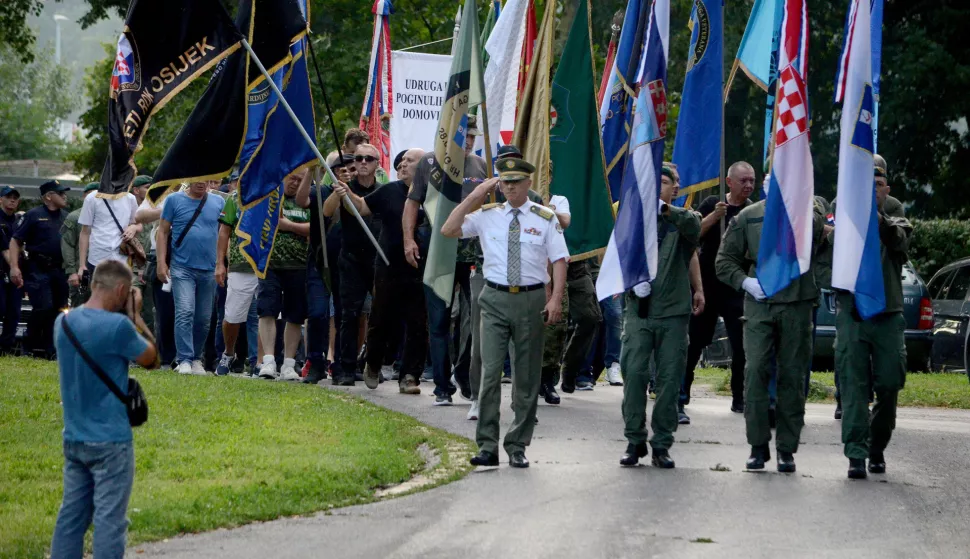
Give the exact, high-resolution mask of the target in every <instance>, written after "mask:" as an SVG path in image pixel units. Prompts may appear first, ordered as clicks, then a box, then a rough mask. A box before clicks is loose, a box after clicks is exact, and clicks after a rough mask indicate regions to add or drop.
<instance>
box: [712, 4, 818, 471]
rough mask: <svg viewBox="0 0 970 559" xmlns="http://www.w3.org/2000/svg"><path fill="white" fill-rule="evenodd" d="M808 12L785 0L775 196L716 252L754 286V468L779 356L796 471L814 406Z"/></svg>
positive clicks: (787, 460)
mask: <svg viewBox="0 0 970 559" xmlns="http://www.w3.org/2000/svg"><path fill="white" fill-rule="evenodd" d="M808 32H809V29H808V13H807V9H806V5H805V0H785V11H784V18H783V22H782V45H783V48H782V51H781V53H780V54H779V56H780V60H781V71H780V72H779V79H778V99H779V102H778V105H777V107H776V115H777V116H776V124H775V128H776V129H775V136H774V138H775V139H774V141H775V143H776V146H777V147H776V148H775V152H774V165H773V168H772V173H771V175H770V177H769V180H767V181H766V185H765V189H766V191H767V192H768V194H767V200H766V201H761V202H758V203H757V204H752V205H750V206H748V207H747V208H745V209H743V210H741V212H740V213H739V214H738V215H737V216H736V217H735V218H734V219H732V220H731V223H730V225H729V226H728V227H727V231H726V232H725V234H724V238H723V240H722V242H721V248H720V249H719V251H718V255H717V258H716V260H715V270H716V272H717V277H718V279H720V280H721V281H722V282H723V283H725V284H727V285H728V286H730V287H731V288H733V289H735V290H737V291H738V292H740V291H742V290H743V291H745V292H746V293H747V296H746V297H745V301H744V316H745V317H746V319H747V320H746V322H745V324H744V352H745V358H746V363H745V371H744V401H745V407H744V418H745V424H746V431H747V439H748V443H749V444H750V445H751V455H750V457H749V458H748V461H747V464H746V466H747V468H748V469H749V470H761V469H763V468H764V467H765V462H766V461H767V460H769V459H770V452H769V450H768V443H769V442H770V441H771V428H770V423H769V394H768V384H769V377H770V367H771V362H772V359H775V360H776V362H777V369H778V403H777V418H778V422H777V442H776V449H777V452H778V471H779V472H785V473H791V472H794V471H795V458H794V453H795V452H797V450H798V444H799V437H800V435H801V430H802V427H803V426H804V416H805V391H804V384H805V374H806V367H805V364H806V363H807V362H808V361H809V359H811V341H812V306H813V303H814V301H815V300H817V299H818V288H817V287H816V284H815V278H814V274H812V273H810V270H811V267H812V265H813V264H814V260H815V255H816V253H817V251H818V250H819V247H820V245H821V243H822V242H823V239H824V234H823V233H824V225H825V218H824V217H823V215H822V213H821V211H818V210H816V209H815V205H814V203H813V197H814V184H813V178H812V177H813V175H812V173H813V171H812V159H811V153H810V151H809V143H808V111H807V107H808V95H807V87H806V85H805V83H806V82H805V78H806V75H807V67H808V60H807V56H808Z"/></svg>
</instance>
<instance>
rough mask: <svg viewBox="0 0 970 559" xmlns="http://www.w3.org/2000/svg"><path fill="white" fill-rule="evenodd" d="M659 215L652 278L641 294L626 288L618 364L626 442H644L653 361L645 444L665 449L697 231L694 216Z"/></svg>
mask: <svg viewBox="0 0 970 559" xmlns="http://www.w3.org/2000/svg"><path fill="white" fill-rule="evenodd" d="M667 209H668V210H669V213H668V212H665V213H664V214H662V215H661V216H659V218H660V219H659V229H660V231H661V232H660V235H662V237H660V236H658V239H659V238H662V241H661V242H660V246H659V247H658V253H657V255H658V258H659V263H658V266H657V278H656V279H655V280H654V281H653V282H652V287H651V291H650V295H649V296H648V297H647V298H645V299H640V298H639V297H637V296H636V295H635V294H634V293H633V291H632V290H631V291H629V292H627V294H626V309H625V310H624V311H623V334H622V336H621V338H620V339H621V341H622V342H623V347H622V349H621V350H620V369H621V370H622V371H623V408H622V409H623V421H624V423H625V428H624V433H623V434H624V435H625V436H626V438H627V440H628V441H629V442H630V444H631V445H642V444H644V443H646V442H647V387H648V385H649V383H650V370H649V363H650V358H651V357H653V358H654V359H655V360H656V363H657V401H656V403H655V405H654V408H653V417H652V419H651V421H650V427H651V428H653V437H652V438H651V439H650V446H651V447H653V448H654V449H662V450H667V449H669V448H670V447H671V445H673V443H674V431H676V430H677V398H678V396H679V395H680V383H681V380H682V379H683V376H684V369H685V367H686V366H687V327H688V324H689V322H690V313H691V309H692V297H691V291H690V277H689V270H690V260H691V257H692V256H693V254H694V251H695V250H697V245H698V243H699V242H700V235H701V219H700V216H699V215H698V214H697V213H695V212H693V211H690V210H687V209H683V208H676V207H673V206H667Z"/></svg>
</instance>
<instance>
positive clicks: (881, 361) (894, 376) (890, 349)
mask: <svg viewBox="0 0 970 559" xmlns="http://www.w3.org/2000/svg"><path fill="white" fill-rule="evenodd" d="M876 157H877V158H878V159H877V160H876V167H875V183H876V186H875V188H876V205H877V207H878V209H879V214H878V219H879V239H880V241H881V244H882V247H881V255H882V278H883V282H884V285H885V291H886V309H885V310H884V311H883V312H882V313H880V314H878V315H876V316H874V317H872V318H870V319H868V320H863V319H862V317H861V316H859V313H858V311H857V310H856V308H855V299H854V297H853V295H852V293H849V292H845V291H840V292H839V293H838V295H837V303H836V315H835V329H836V330H835V331H836V337H835V360H836V371H837V374H838V375H839V376H840V377H841V378H840V379H839V380H840V388H841V393H842V394H841V395H842V409H843V415H842V443H843V444H844V445H845V456H846V458H848V459H849V472H848V475H849V478H850V479H864V478H865V477H866V458H868V459H869V471H870V472H872V473H874V474H881V473H885V471H886V459H885V457H884V455H883V452H884V451H885V449H886V446H887V445H888V444H889V439H890V437H892V432H893V429H894V428H895V427H896V400H897V396H898V394H899V391H900V390H901V389H902V388H903V385H904V384H905V382H906V343H905V338H904V331H905V329H906V320H905V318H904V317H903V286H902V279H901V278H902V267H903V264H905V263H906V260H907V259H908V256H907V254H906V251H907V250H908V249H909V243H910V238H911V236H912V234H913V226H912V224H911V223H910V222H909V221H908V220H907V219H906V217H905V215H904V214H903V208H902V204H898V205H891V204H890V203H889V200H888V196H889V183H888V179H887V176H886V175H887V173H886V167H885V164H886V163H885V161H884V160H882V158H880V157H878V156H876ZM880 163H881V164H882V166H879V165H880ZM897 203H898V201H897ZM887 210H891V211H892V212H893V213H894V214H895V215H891V214H890V213H888V211H887ZM836 227H838V223H836ZM870 371H871V372H872V388H873V390H874V391H875V395H876V400H875V405H874V406H873V408H872V413H871V414H870V413H869V378H870V377H869V374H870Z"/></svg>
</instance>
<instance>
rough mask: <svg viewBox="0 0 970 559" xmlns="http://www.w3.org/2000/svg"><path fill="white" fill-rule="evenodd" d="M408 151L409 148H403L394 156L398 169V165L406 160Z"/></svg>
mask: <svg viewBox="0 0 970 559" xmlns="http://www.w3.org/2000/svg"><path fill="white" fill-rule="evenodd" d="M407 152H408V150H402V151H401V153H399V154H397V156H396V157H395V158H394V166H393V168H394V169H397V167H398V165H400V164H401V161H403V160H404V155H405V154H406V153H407Z"/></svg>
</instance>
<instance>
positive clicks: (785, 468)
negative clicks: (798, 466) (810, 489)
mask: <svg viewBox="0 0 970 559" xmlns="http://www.w3.org/2000/svg"><path fill="white" fill-rule="evenodd" d="M778 471H779V472H781V473H783V474H793V473H795V456H794V455H793V454H792V453H791V452H783V451H781V450H779V451H778Z"/></svg>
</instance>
